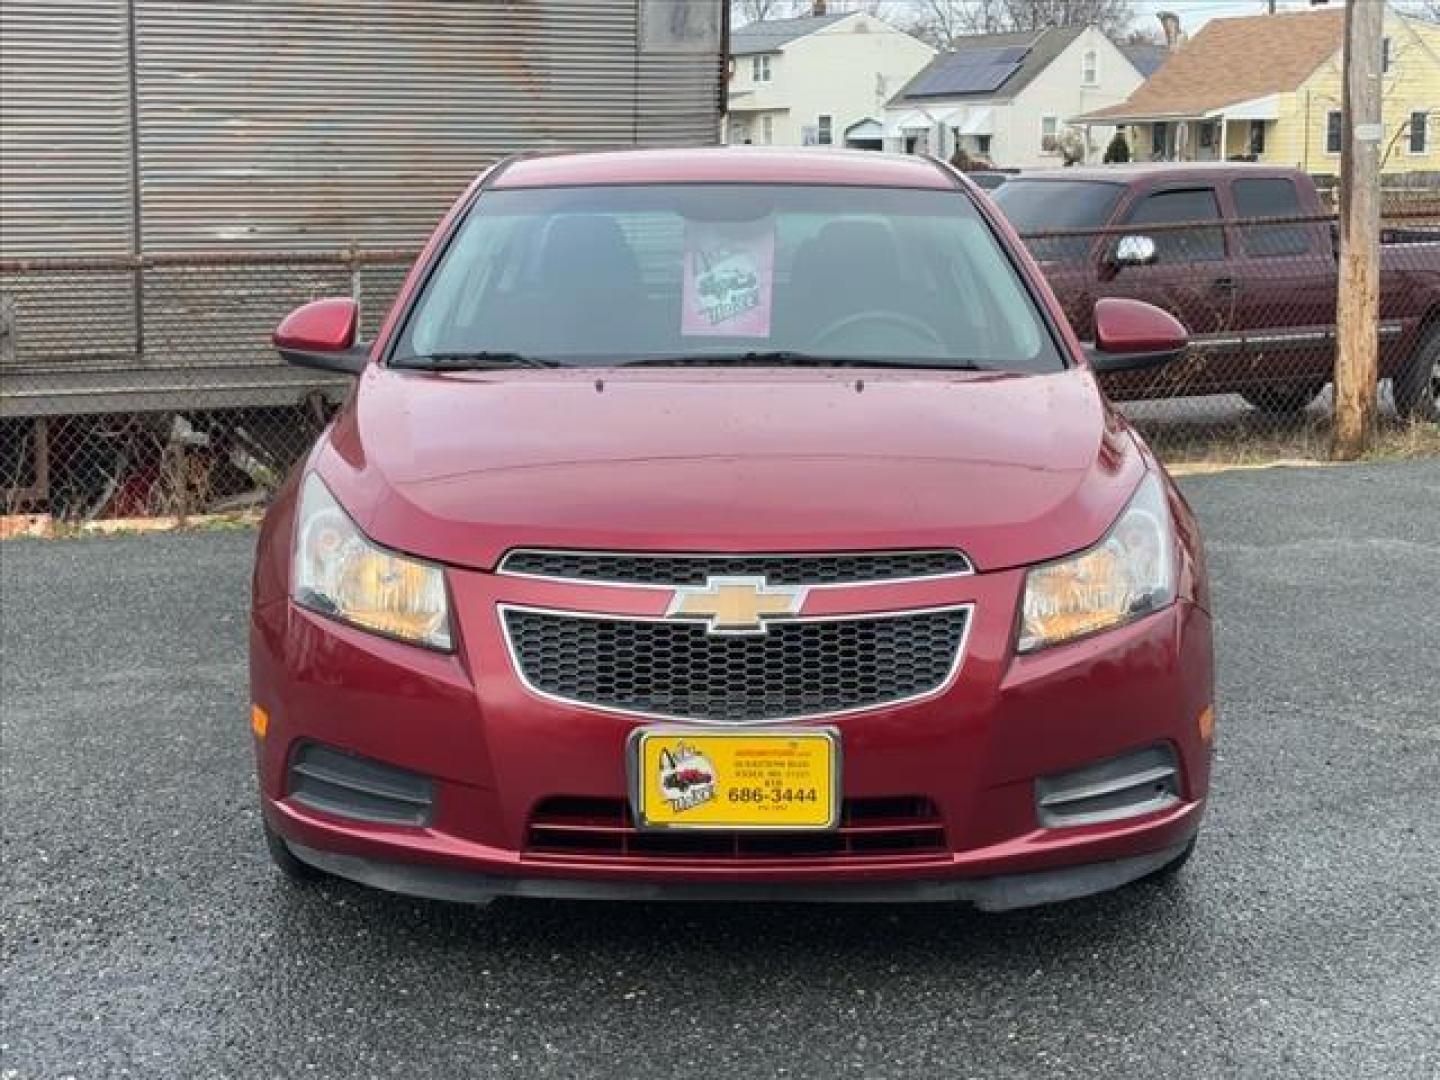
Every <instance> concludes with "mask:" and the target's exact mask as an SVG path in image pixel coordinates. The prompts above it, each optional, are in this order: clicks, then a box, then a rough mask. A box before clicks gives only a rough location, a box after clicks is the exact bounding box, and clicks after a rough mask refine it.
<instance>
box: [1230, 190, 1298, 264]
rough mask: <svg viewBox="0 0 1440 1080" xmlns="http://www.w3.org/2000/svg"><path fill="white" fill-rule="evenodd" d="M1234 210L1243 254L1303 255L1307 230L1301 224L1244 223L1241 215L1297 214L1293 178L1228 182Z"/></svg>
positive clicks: (1286, 215)
mask: <svg viewBox="0 0 1440 1080" xmlns="http://www.w3.org/2000/svg"><path fill="white" fill-rule="evenodd" d="M1230 193H1231V194H1232V195H1234V197H1235V214H1236V216H1237V217H1238V218H1240V219H1241V223H1240V239H1241V241H1242V242H1243V243H1244V245H1245V253H1246V254H1247V255H1258V256H1261V257H1266V256H1274V255H1304V254H1305V253H1306V252H1307V251H1309V250H1310V237H1311V230H1310V229H1309V228H1308V227H1307V226H1305V225H1245V224H1244V223H1243V219H1245V218H1267V217H1297V216H1298V215H1299V214H1300V195H1299V193H1298V192H1296V190H1295V182H1294V181H1293V180H1286V179H1285V178H1283V177H1273V178H1268V179H1251V180H1236V181H1235V182H1234V183H1233V184H1231V185H1230Z"/></svg>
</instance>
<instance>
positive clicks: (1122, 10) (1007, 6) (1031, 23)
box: [895, 0, 1440, 49]
mask: <svg viewBox="0 0 1440 1080" xmlns="http://www.w3.org/2000/svg"><path fill="white" fill-rule="evenodd" d="M1427 2H1434V3H1440V0H1427ZM897 6H898V7H899V8H900V13H898V14H897V15H896V16H895V20H896V22H897V23H898V24H899V25H900V26H901V27H902V28H903V29H905V30H908V31H909V32H910V33H912V34H914V35H915V36H916V37H918V38H921V39H922V40H924V41H926V42H928V43H929V44H931V45H933V46H935V48H937V49H948V48H951V47H952V46H953V45H954V43H955V39H956V38H960V37H964V36H966V35H967V34H999V33H1005V32H1007V31H1012V30H1043V29H1045V28H1046V27H1047V26H1086V25H1090V24H1094V25H1095V26H1098V27H1099V28H1100V29H1101V30H1103V31H1105V32H1106V33H1107V34H1111V35H1112V36H1119V35H1123V34H1124V32H1125V31H1126V30H1127V29H1128V28H1129V26H1130V23H1131V22H1132V21H1133V19H1134V15H1135V10H1134V4H1133V0H899V2H898V4H897Z"/></svg>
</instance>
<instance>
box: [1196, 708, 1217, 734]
mask: <svg viewBox="0 0 1440 1080" xmlns="http://www.w3.org/2000/svg"><path fill="white" fill-rule="evenodd" d="M1196 723H1197V724H1198V726H1199V728H1200V738H1201V740H1202V741H1204V742H1207V743H1208V742H1210V741H1211V740H1212V739H1214V738H1215V706H1214V705H1206V706H1205V708H1203V709H1202V710H1200V716H1199V719H1198V720H1197V721H1196Z"/></svg>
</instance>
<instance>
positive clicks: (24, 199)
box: [0, 0, 132, 257]
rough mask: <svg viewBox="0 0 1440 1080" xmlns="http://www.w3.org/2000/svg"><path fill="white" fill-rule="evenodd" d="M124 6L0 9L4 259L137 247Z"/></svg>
mask: <svg viewBox="0 0 1440 1080" xmlns="http://www.w3.org/2000/svg"><path fill="white" fill-rule="evenodd" d="M129 56H130V48H129V43H128V33H127V28H126V3H125V0H63V2H60V3H56V2H49V0H3V3H0V253H3V254H4V255H5V256H9V257H19V256H43V255H58V254H62V253H63V254H67V255H123V254H125V253H126V252H128V251H129V250H130V243H131V239H132V237H131V218H130V204H131V187H130V161H131V159H130V61H129Z"/></svg>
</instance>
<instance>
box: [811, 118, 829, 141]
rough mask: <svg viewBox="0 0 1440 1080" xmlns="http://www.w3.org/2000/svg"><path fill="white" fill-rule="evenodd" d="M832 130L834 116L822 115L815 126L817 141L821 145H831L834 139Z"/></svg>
mask: <svg viewBox="0 0 1440 1080" xmlns="http://www.w3.org/2000/svg"><path fill="white" fill-rule="evenodd" d="M832 130H833V118H832V117H829V116H820V117H819V118H818V123H817V125H816V128H815V141H816V142H817V143H819V144H820V145H821V146H829V145H830V143H831V142H832V141H833V139H832Z"/></svg>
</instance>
